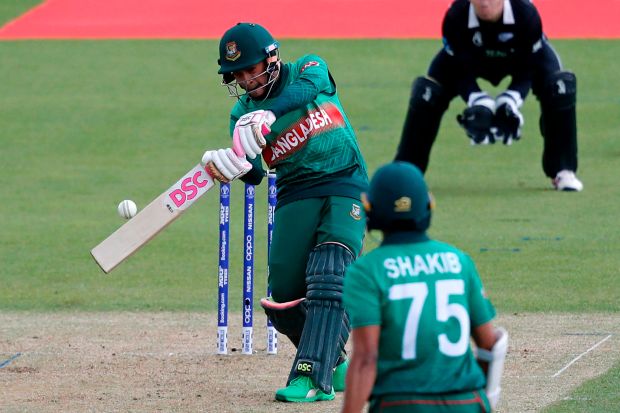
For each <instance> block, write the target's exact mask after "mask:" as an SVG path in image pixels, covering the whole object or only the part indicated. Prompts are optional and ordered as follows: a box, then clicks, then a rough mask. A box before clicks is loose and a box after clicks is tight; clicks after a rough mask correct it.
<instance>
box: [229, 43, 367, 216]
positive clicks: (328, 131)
mask: <svg viewBox="0 0 620 413" xmlns="http://www.w3.org/2000/svg"><path fill="white" fill-rule="evenodd" d="M294 82H295V83H296V84H298V85H299V84H300V83H299V82H301V84H302V85H306V86H304V87H305V89H304V90H310V91H315V93H316V91H318V95H317V96H316V98H314V99H313V100H309V102H308V103H305V104H302V105H301V106H300V107H297V108H295V109H293V110H290V111H288V112H287V113H283V114H280V115H279V116H278V117H277V119H276V121H275V123H274V124H273V125H272V126H271V133H270V134H269V135H267V136H266V139H267V142H268V146H267V147H266V148H265V149H264V150H263V153H262V156H263V159H264V161H265V163H266V164H267V166H268V167H269V168H270V169H274V168H275V170H276V174H277V179H278V181H277V182H278V206H281V205H283V204H284V203H288V202H291V201H294V200H298V199H303V198H313V197H320V196H332V195H336V196H347V197H351V198H354V199H359V198H360V193H361V192H363V191H366V190H367V185H368V176H367V172H366V166H365V163H364V160H363V158H362V155H361V153H360V151H359V148H358V145H357V139H356V137H355V132H354V131H353V128H352V127H351V124H350V123H349V120H348V118H347V116H346V114H345V112H344V110H343V108H342V105H341V104H340V100H339V99H338V94H337V93H336V84H335V82H334V80H333V79H332V77H331V75H330V73H329V71H328V68H327V64H326V63H325V62H324V61H323V60H322V59H321V58H320V57H318V56H316V55H305V56H303V57H302V58H300V59H298V60H297V61H295V62H294V63H283V64H282V68H281V73H280V79H279V80H278V82H277V83H276V86H275V87H274V90H272V91H271V93H270V95H269V98H268V99H265V100H263V101H254V100H252V99H250V98H249V96H247V95H246V96H243V97H241V98H240V99H239V100H238V102H237V104H236V105H235V107H234V108H233V109H232V112H231V119H230V134H231V136H232V132H233V130H234V127H235V123H236V122H237V120H238V119H239V118H240V117H241V116H243V115H244V114H246V113H248V112H252V111H255V110H259V109H263V110H271V109H272V108H281V107H286V106H287V105H286V103H288V102H281V101H280V102H278V99H280V98H284V99H286V94H284V95H283V92H284V91H285V88H287V87H289V86H290V85H291V84H292V83H294ZM291 98H293V97H291ZM294 98H296V99H297V100H299V99H300V98H299V96H295V97H294ZM301 100H304V99H303V97H302V98H301ZM306 100H308V99H306ZM283 103H284V105H283ZM289 106H290V105H289ZM293 106H294V105H293ZM250 162H252V165H253V166H254V168H253V171H252V172H251V173H249V174H248V176H246V179H244V180H247V179H248V177H252V176H253V177H256V176H262V175H264V170H263V168H262V164H261V161H260V159H259V158H258V157H257V158H256V159H254V160H250ZM242 179H243V178H242Z"/></svg>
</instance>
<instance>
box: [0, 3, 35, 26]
mask: <svg viewBox="0 0 620 413" xmlns="http://www.w3.org/2000/svg"><path fill="white" fill-rule="evenodd" d="M39 3H42V0H2V2H0V25H3V24H4V23H7V22H9V21H11V20H13V19H14V18H16V17H18V16H19V15H21V14H22V13H24V12H25V11H27V10H29V9H30V8H32V7H33V6H36V5H37V4H39Z"/></svg>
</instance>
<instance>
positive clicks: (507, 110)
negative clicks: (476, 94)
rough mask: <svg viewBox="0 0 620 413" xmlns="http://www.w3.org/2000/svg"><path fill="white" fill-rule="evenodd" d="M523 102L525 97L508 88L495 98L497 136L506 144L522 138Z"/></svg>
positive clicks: (494, 123)
mask: <svg viewBox="0 0 620 413" xmlns="http://www.w3.org/2000/svg"><path fill="white" fill-rule="evenodd" d="M522 104H523V99H521V95H520V94H519V92H516V91H514V90H507V91H505V92H503V93H500V94H499V95H498V96H497V99H495V105H496V107H497V109H496V110H495V119H494V121H493V126H494V127H495V129H496V131H495V137H496V138H497V139H498V140H502V142H504V145H512V142H513V141H518V140H519V139H520V138H521V127H522V126H523V115H522V114H521V112H519V108H520V107H521V105H522Z"/></svg>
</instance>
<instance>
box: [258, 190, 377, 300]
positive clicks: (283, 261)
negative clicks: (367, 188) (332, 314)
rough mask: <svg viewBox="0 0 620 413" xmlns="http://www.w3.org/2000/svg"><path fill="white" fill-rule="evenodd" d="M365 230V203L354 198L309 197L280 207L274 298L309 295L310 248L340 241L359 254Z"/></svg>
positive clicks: (272, 259) (272, 258) (273, 256)
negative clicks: (307, 291)
mask: <svg viewBox="0 0 620 413" xmlns="http://www.w3.org/2000/svg"><path fill="white" fill-rule="evenodd" d="M365 230H366V217H365V214H364V209H363V208H362V203H361V202H360V201H358V200H356V199H353V198H347V197H338V196H329V197H323V198H308V199H302V200H299V201H295V202H291V203H289V204H286V205H283V206H282V207H279V208H278V209H276V212H275V226H274V229H273V238H272V243H271V251H270V253H269V288H270V289H271V296H272V297H273V299H274V300H275V301H277V302H280V303H282V302H286V301H292V300H296V299H298V298H302V297H305V296H306V280H305V279H306V264H307V263H308V257H309V255H310V251H312V249H313V248H314V247H315V246H316V245H318V244H321V243H324V242H339V243H341V244H344V245H346V246H347V247H348V248H349V249H350V250H351V251H352V252H353V253H354V254H355V256H356V257H357V256H358V255H359V254H360V252H361V249H362V241H363V239H364V232H365Z"/></svg>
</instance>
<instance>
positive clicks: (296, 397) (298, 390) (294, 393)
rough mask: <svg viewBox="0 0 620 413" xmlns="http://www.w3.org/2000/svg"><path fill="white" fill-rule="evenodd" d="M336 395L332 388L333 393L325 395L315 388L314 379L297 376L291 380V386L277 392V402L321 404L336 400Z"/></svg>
mask: <svg viewBox="0 0 620 413" xmlns="http://www.w3.org/2000/svg"><path fill="white" fill-rule="evenodd" d="M335 397H336V393H334V389H333V388H332V391H331V393H329V394H326V393H323V391H322V390H321V389H319V388H318V387H315V386H314V383H312V379H311V378H310V377H306V376H297V377H295V378H294V379H293V380H291V384H289V385H288V386H286V387H284V388H282V389H278V390H277V391H276V400H280V401H282V402H297V403H302V402H320V401H323V400H334V398H335Z"/></svg>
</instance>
